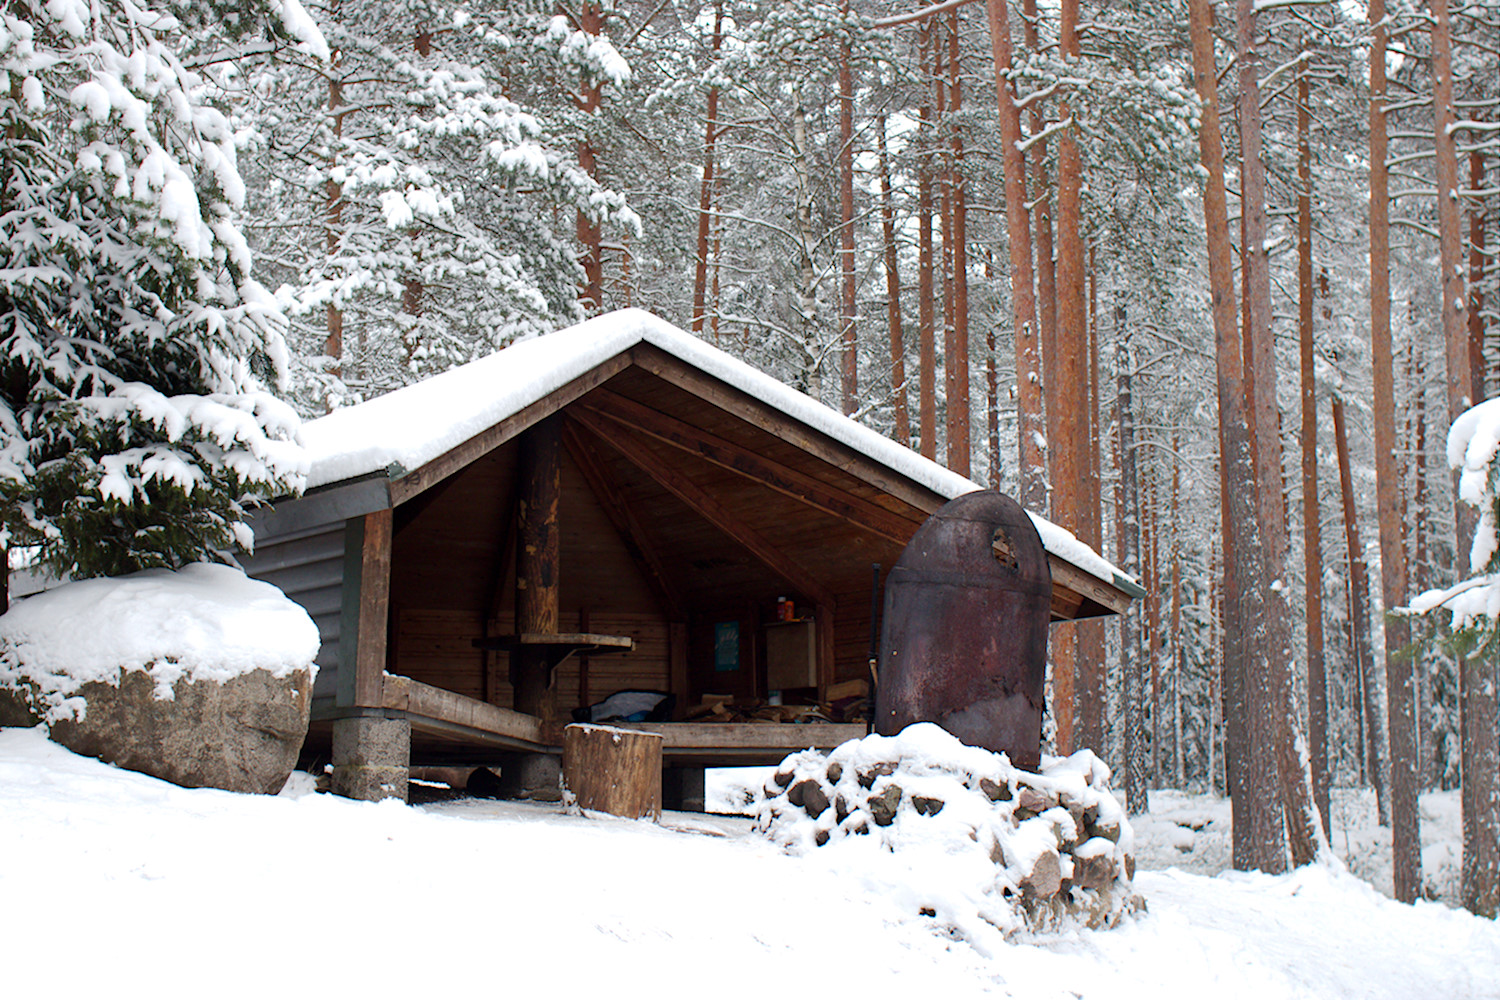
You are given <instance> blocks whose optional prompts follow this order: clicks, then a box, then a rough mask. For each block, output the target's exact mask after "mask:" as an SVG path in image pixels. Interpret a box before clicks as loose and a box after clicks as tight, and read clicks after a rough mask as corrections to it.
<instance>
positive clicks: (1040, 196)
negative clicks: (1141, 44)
mask: <svg viewBox="0 0 1500 1000" xmlns="http://www.w3.org/2000/svg"><path fill="white" fill-rule="evenodd" d="M1021 10H1022V12H1023V13H1024V14H1025V21H1024V37H1025V40H1026V48H1027V49H1028V50H1030V51H1032V52H1036V51H1038V50H1039V48H1040V39H1039V37H1038V36H1039V32H1038V31H1037V18H1038V15H1037V7H1036V0H1023V2H1022V4H1021ZM1030 121H1031V134H1032V135H1038V134H1040V133H1041V131H1042V130H1043V128H1044V127H1045V125H1046V118H1045V116H1044V115H1043V113H1042V104H1041V102H1040V101H1033V102H1032V103H1031V109H1030ZM1028 162H1029V163H1030V164H1031V193H1032V195H1033V196H1035V198H1036V205H1035V208H1034V212H1035V217H1034V218H1033V220H1032V233H1033V235H1034V236H1035V238H1036V297H1037V336H1038V340H1039V344H1040V352H1041V359H1042V368H1041V372H1042V396H1043V404H1042V405H1043V407H1044V408H1045V411H1046V425H1047V435H1046V448H1045V451H1046V456H1045V457H1046V461H1047V468H1048V470H1049V472H1048V476H1047V480H1046V482H1047V494H1048V506H1047V509H1048V510H1049V511H1050V510H1051V494H1052V490H1053V488H1054V487H1055V486H1056V484H1057V476H1056V472H1055V471H1054V470H1053V469H1052V457H1053V454H1054V452H1053V449H1054V448H1055V447H1056V439H1057V437H1058V436H1059V434H1060V431H1059V429H1058V426H1057V420H1058V418H1059V416H1060V415H1061V413H1062V408H1063V407H1062V403H1061V402H1060V401H1059V400H1058V396H1057V394H1058V392H1059V391H1060V385H1059V383H1058V377H1057V371H1056V366H1057V363H1058V357H1057V267H1056V263H1055V262H1054V260H1053V247H1052V182H1051V180H1050V179H1049V178H1048V176H1047V142H1046V140H1041V141H1039V142H1037V143H1036V144H1035V145H1034V146H1032V147H1031V152H1030V153H1029V154H1028Z"/></svg>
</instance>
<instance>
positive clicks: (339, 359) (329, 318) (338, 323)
mask: <svg viewBox="0 0 1500 1000" xmlns="http://www.w3.org/2000/svg"><path fill="white" fill-rule="evenodd" d="M340 6H341V5H340V4H339V3H338V2H337V0H335V3H334V8H333V9H334V13H335V16H337V14H338V11H339V8H340ZM341 55H342V53H340V52H339V51H338V50H334V51H333V53H332V54H331V56H330V57H329V69H330V72H329V76H328V114H329V117H330V118H332V119H333V138H334V142H335V144H336V143H337V142H338V140H339V139H340V138H341V137H342V136H343V134H344V112H342V111H340V110H339V108H340V107H341V106H342V105H343V103H344V85H343V82H342V81H341V80H340V79H339V77H338V76H337V75H336V71H337V69H338V65H339V62H340V61H341V60H340V56H341ZM333 165H334V164H333V163H329V166H330V167H332V166H333ZM343 212H344V186H343V185H342V184H340V183H339V182H338V181H336V180H334V179H333V178H332V177H330V178H329V179H328V180H327V181H326V182H324V201H323V241H324V246H325V247H326V249H327V251H328V259H329V261H330V262H331V261H332V260H333V258H334V257H335V256H336V255H337V254H338V251H339V241H340V239H341V236H342V231H343ZM325 317H326V322H327V333H326V335H325V337H324V340H323V353H324V354H325V355H327V356H328V357H330V358H332V359H333V361H334V363H333V365H331V366H330V367H329V369H328V372H329V374H331V375H332V376H334V377H335V378H342V377H343V374H344V312H343V310H342V309H340V308H339V307H338V306H336V305H334V304H333V302H332V301H329V303H328V308H327V310H326V312H325ZM326 402H327V405H328V406H329V408H330V409H331V408H332V405H333V401H332V400H328V401H326Z"/></svg>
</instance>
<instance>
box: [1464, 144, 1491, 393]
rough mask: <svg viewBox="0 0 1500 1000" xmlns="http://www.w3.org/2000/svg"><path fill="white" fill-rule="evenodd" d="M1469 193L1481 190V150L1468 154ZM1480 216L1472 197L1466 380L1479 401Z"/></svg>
mask: <svg viewBox="0 0 1500 1000" xmlns="http://www.w3.org/2000/svg"><path fill="white" fill-rule="evenodd" d="M1469 190H1470V191H1482V190H1484V151H1483V150H1480V149H1472V150H1470V151H1469ZM1484 215H1485V202H1484V201H1483V200H1482V199H1480V198H1475V199H1474V202H1473V204H1472V205H1470V206H1469V300H1470V301H1469V380H1470V382H1471V384H1472V385H1473V389H1472V390H1471V393H1470V398H1471V399H1473V400H1474V402H1476V403H1477V402H1479V401H1480V400H1483V399H1488V398H1489V393H1488V392H1487V391H1486V390H1485V376H1486V375H1487V374H1488V373H1487V371H1486V367H1485V363H1484V291H1483V287H1484V285H1483V283H1484V260H1485V249H1486V248H1485V245H1484Z"/></svg>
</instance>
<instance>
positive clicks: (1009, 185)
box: [985, 0, 1047, 511]
mask: <svg viewBox="0 0 1500 1000" xmlns="http://www.w3.org/2000/svg"><path fill="white" fill-rule="evenodd" d="M985 7H986V11H987V13H988V14H989V23H990V45H991V49H992V51H993V53H994V57H995V98H996V102H997V104H998V106H999V113H1000V141H1001V146H1002V150H1001V154H1002V155H1001V162H1002V164H1003V166H1004V170H1005V222H1006V236H1007V240H1006V242H1007V243H1008V244H1009V250H1010V280H1011V310H1012V312H1013V314H1014V330H1015V341H1016V450H1017V453H1018V454H1017V456H1016V463H1017V465H1016V468H1017V478H1018V480H1019V484H1020V485H1019V490H1018V492H1019V494H1020V496H1019V497H1018V499H1019V500H1020V503H1021V506H1022V507H1025V508H1026V509H1027V510H1032V511H1040V510H1043V509H1045V506H1046V501H1047V482H1046V467H1045V463H1046V455H1045V453H1044V452H1043V450H1042V438H1043V436H1044V434H1045V426H1046V425H1045V423H1044V422H1043V414H1042V387H1041V356H1040V353H1039V351H1038V345H1037V324H1036V292H1035V290H1034V289H1033V287H1032V267H1031V220H1030V218H1029V216H1028V214H1027V211H1026V163H1025V160H1024V158H1023V157H1022V155H1021V150H1020V146H1019V145H1018V144H1019V143H1020V141H1021V119H1020V113H1019V112H1018V111H1017V110H1016V99H1015V90H1014V87H1013V86H1012V84H1011V83H1010V81H1009V79H1008V78H1007V76H1006V74H1007V73H1009V72H1010V68H1011V58H1012V45H1011V37H1010V14H1009V11H1008V9H1007V6H1006V0H987V2H986V4H985Z"/></svg>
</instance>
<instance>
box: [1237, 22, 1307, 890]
mask: <svg viewBox="0 0 1500 1000" xmlns="http://www.w3.org/2000/svg"><path fill="white" fill-rule="evenodd" d="M1255 46H1256V6H1255V0H1240V3H1239V18H1238V23H1237V30H1236V48H1237V51H1238V56H1239V65H1238V68H1239V81H1240V148H1241V152H1242V164H1243V169H1242V178H1241V179H1242V182H1243V189H1244V197H1243V209H1242V215H1243V217H1244V219H1245V220H1246V235H1245V244H1244V249H1243V255H1244V257H1245V259H1246V260H1247V261H1248V263H1249V282H1248V284H1247V286H1246V289H1245V294H1246V298H1247V299H1248V300H1249V303H1250V326H1249V333H1250V350H1251V354H1252V365H1251V368H1250V370H1251V371H1253V373H1254V386H1253V389H1252V398H1253V399H1254V418H1253V425H1254V428H1255V432H1254V433H1255V455H1256V461H1255V469H1256V495H1257V502H1256V507H1257V510H1258V517H1259V520H1260V529H1261V541H1262V546H1261V550H1260V555H1261V558H1262V559H1263V560H1264V562H1265V569H1264V575H1265V577H1264V578H1265V585H1266V587H1267V593H1266V595H1265V609H1266V615H1265V624H1264V629H1263V631H1262V632H1261V633H1260V637H1261V639H1262V641H1263V642H1264V644H1265V649H1264V652H1263V655H1264V657H1265V659H1266V661H1267V666H1268V667H1269V669H1268V670H1266V671H1265V672H1264V673H1263V674H1261V673H1259V672H1258V674H1257V676H1256V677H1255V678H1254V683H1253V687H1252V700H1251V704H1252V716H1251V717H1252V723H1253V724H1255V725H1261V724H1264V725H1265V726H1266V727H1267V728H1266V730H1265V731H1264V733H1262V734H1261V735H1260V738H1259V739H1258V740H1255V742H1256V745H1258V746H1259V747H1260V748H1261V749H1262V750H1264V751H1265V755H1264V757H1263V758H1262V759H1263V760H1264V761H1265V763H1266V765H1267V766H1269V767H1272V768H1273V770H1274V773H1275V775H1276V777H1277V779H1278V790H1279V793H1280V800H1281V807H1282V813H1283V818H1284V822H1285V827H1286V830H1285V832H1286V838H1287V839H1286V840H1285V841H1283V839H1282V837H1281V836H1279V835H1277V836H1276V837H1275V839H1274V841H1272V842H1270V843H1267V844H1265V845H1264V847H1265V853H1264V855H1263V860H1264V862H1265V863H1266V865H1268V866H1269V867H1266V870H1267V871H1279V870H1281V868H1282V867H1283V866H1284V865H1285V860H1284V859H1285V852H1284V851H1283V850H1282V848H1281V845H1282V844H1283V843H1289V846H1290V847H1291V855H1292V863H1293V864H1294V865H1303V864H1306V863H1308V862H1309V861H1312V860H1313V858H1314V857H1316V856H1317V853H1318V851H1319V849H1320V844H1321V843H1322V835H1323V824H1322V822H1321V820H1319V819H1318V815H1317V806H1316V805H1315V804H1314V801H1313V781H1312V773H1311V770H1310V768H1309V766H1308V762H1307V757H1306V749H1307V747H1306V741H1305V740H1304V739H1303V736H1302V720H1301V717H1300V713H1299V712H1298V708H1297V692H1296V686H1295V684H1294V683H1293V679H1292V630H1291V610H1290V608H1288V606H1287V600H1286V596H1285V595H1286V582H1287V580H1288V579H1289V577H1288V574H1287V570H1288V569H1289V566H1288V560H1287V554H1288V544H1287V517H1286V488H1285V483H1284V480H1283V474H1282V468H1281V413H1280V410H1279V409H1278V407H1277V403H1276V351H1275V344H1274V342H1273V340H1272V332H1271V281H1270V269H1269V262H1268V260H1267V255H1266V195H1265V167H1264V164H1263V163H1262V162H1261V125H1260V82H1259V73H1260V56H1259V53H1258V51H1257V50H1256V47H1255ZM1262 697H1264V698H1265V699H1266V701H1265V703H1264V704H1262V703H1261V702H1260V699H1261V698H1262ZM1268 811H1269V810H1268ZM1263 867H1264V866H1263Z"/></svg>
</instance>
